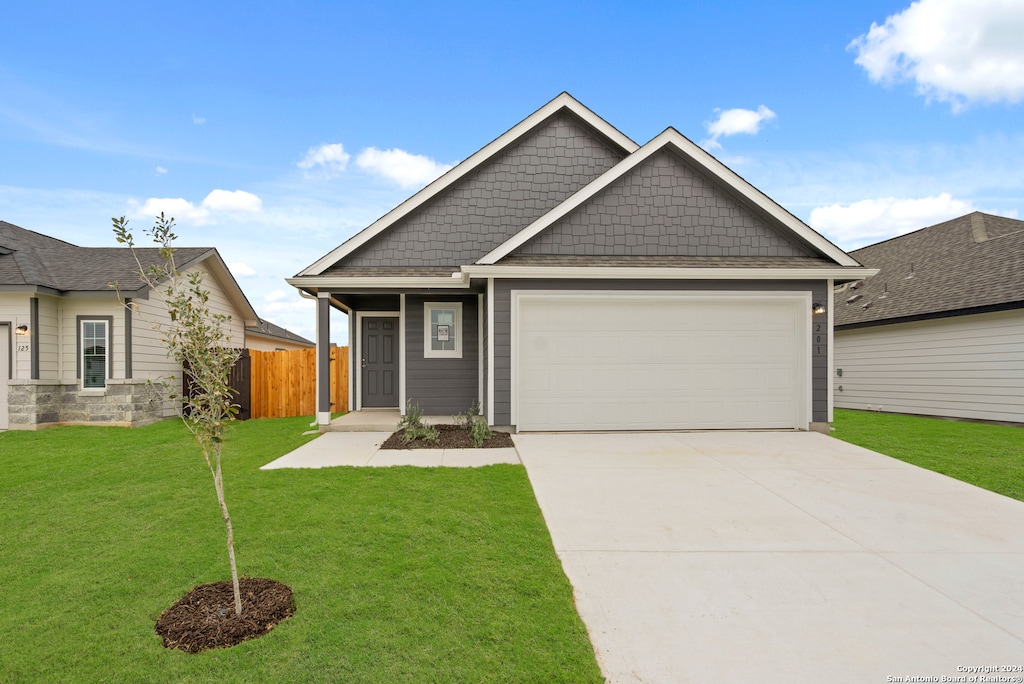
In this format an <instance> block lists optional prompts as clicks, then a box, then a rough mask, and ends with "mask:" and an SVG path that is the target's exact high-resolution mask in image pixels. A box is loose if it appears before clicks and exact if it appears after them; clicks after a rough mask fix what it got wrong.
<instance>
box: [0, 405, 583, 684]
mask: <svg viewBox="0 0 1024 684" xmlns="http://www.w3.org/2000/svg"><path fill="white" fill-rule="evenodd" d="M308 422H309V421H308V418H295V419H282V420H254V421H247V422H246V423H242V424H237V425H234V426H232V428H231V432H230V434H229V436H228V440H227V442H226V446H225V483H226V489H227V498H228V505H229V507H230V508H231V513H232V518H233V522H234V525H235V538H236V547H237V552H238V559H239V569H240V572H241V573H243V574H245V575H249V576H254V577H270V578H273V579H276V580H280V581H282V582H284V583H286V584H288V585H289V586H291V587H292V589H293V590H294V591H295V597H296V603H297V611H296V614H295V615H294V616H293V617H292V618H291V619H289V620H286V621H285V622H283V623H281V624H280V625H279V626H278V627H277V628H276V629H275V630H274V631H273V632H271V633H270V634H268V635H266V636H264V637H262V638H260V639H256V640H253V641H249V642H245V643H243V644H241V645H239V646H236V647H234V648H230V649H218V650H214V651H208V652H206V653H202V654H199V655H189V654H186V653H182V652H180V651H176V650H169V649H165V648H163V646H162V645H161V641H160V638H159V637H158V636H157V635H156V634H155V633H154V631H153V626H154V623H155V621H156V619H157V617H158V616H159V615H160V613H161V611H163V610H164V609H165V608H167V607H168V606H170V605H171V603H173V602H174V601H176V600H177V599H178V598H180V597H181V596H182V595H184V594H185V593H186V592H187V591H188V590H189V589H191V588H192V587H193V586H195V585H196V584H201V583H205V582H213V581H218V580H223V579H228V576H229V573H228V567H227V553H226V548H225V544H224V526H223V521H222V520H221V519H220V513H219V510H218V508H217V502H216V496H215V494H214V491H213V485H212V482H211V480H210V476H209V472H208V471H207V470H206V467H205V464H204V463H203V461H202V457H201V455H200V454H199V453H198V451H197V449H196V447H195V446H194V444H193V442H192V440H191V437H190V436H189V435H188V433H187V432H186V431H185V430H184V428H183V426H182V425H181V424H180V421H176V420H171V421H165V422H162V423H158V424H156V425H152V426H149V427H145V428H138V429H135V430H126V429H119V428H102V427H68V428H54V429H50V430H44V431H41V432H36V433H25V432H7V433H0V473H2V478H0V530H2V532H0V597H2V598H0V681H2V682H22V681H25V682H35V681H39V682H262V681H265V682H598V681H602V680H601V676H600V672H599V670H598V667H597V664H596V661H595V658H594V652H593V648H592V647H591V645H590V642H589V640H588V638H587V634H586V630H585V628H584V626H583V624H582V622H581V621H580V619H579V617H578V616H577V614H576V612H575V609H574V606H573V599H572V589H571V587H570V585H569V582H568V580H567V579H566V578H565V575H564V573H563V572H562V569H561V565H560V564H559V562H558V560H557V558H556V556H555V554H554V551H553V549H552V545H551V539H550V536H549V535H548V532H547V529H546V528H545V526H544V522H543V519H542V517H541V514H540V511H539V509H538V507H537V503H536V500H535V499H534V496H533V492H532V490H531V488H530V485H529V481H528V480H527V477H526V472H525V470H524V469H523V468H522V466H511V465H500V466H490V467H486V468H477V469H440V468H438V469H425V468H387V469H372V468H326V469H322V470H274V471H266V472H264V471H259V470H258V468H259V466H261V465H263V464H265V463H267V462H269V461H271V460H272V459H273V458H275V457H277V456H280V455H282V454H284V453H286V452H288V451H290V450H291V449H293V448H295V447H297V446H299V445H300V444H301V443H303V442H304V441H307V440H308V439H309V437H302V436H301V432H302V431H303V430H306V429H307V427H308Z"/></svg>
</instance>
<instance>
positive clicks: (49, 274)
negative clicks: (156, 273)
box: [0, 222, 258, 430]
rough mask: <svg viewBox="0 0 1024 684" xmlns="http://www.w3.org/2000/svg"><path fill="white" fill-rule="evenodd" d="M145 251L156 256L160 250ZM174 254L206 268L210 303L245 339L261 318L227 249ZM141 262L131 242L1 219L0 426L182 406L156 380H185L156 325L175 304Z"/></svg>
mask: <svg viewBox="0 0 1024 684" xmlns="http://www.w3.org/2000/svg"><path fill="white" fill-rule="evenodd" d="M139 253H140V256H141V258H142V259H144V260H145V259H153V260H156V259H157V256H156V250H155V249H143V250H139ZM176 256H177V258H178V263H179V268H180V269H181V270H182V271H183V272H185V273H189V272H192V271H196V270H201V271H203V272H204V274H205V276H204V281H203V282H204V286H205V287H206V288H207V289H208V290H209V291H210V295H211V296H210V306H211V309H212V311H213V312H214V313H221V314H225V315H228V316H231V322H230V324H229V334H230V343H231V344H232V346H237V347H239V348H241V347H244V346H245V327H246V326H247V325H255V324H256V322H257V321H258V317H257V316H256V313H255V311H253V309H252V306H251V305H250V304H249V302H248V300H247V299H246V298H245V295H244V294H243V293H242V291H241V289H240V288H239V287H238V284H237V283H236V282H235V280H234V278H233V277H232V276H231V273H230V272H229V271H228V269H227V267H226V266H225V264H224V262H223V260H222V259H221V257H220V255H219V254H218V253H217V251H216V250H215V249H211V248H180V249H178V250H176ZM135 268H136V266H135V261H134V259H133V258H132V257H131V254H130V252H129V250H128V249H127V248H86V247H78V246H76V245H71V244H69V243H66V242H63V241H61V240H55V239H53V238H50V237H47V236H45V235H41V234H39V233H35V232H33V231H30V230H26V229H24V228H20V227H18V226H14V225H11V224H9V223H5V222H0V338H2V340H3V342H2V344H0V376H2V377H3V382H2V383H0V394H2V395H3V396H2V399H0V429H26V430H33V429H38V428H40V427H46V426H49V425H56V424H77V423H83V424H106V425H140V424H143V423H147V422H152V421H154V420H158V419H160V418H163V417H167V416H171V415H174V414H175V406H174V404H173V403H172V402H171V401H169V400H168V398H167V396H166V392H165V391H163V390H162V388H161V386H160V384H159V383H157V384H152V383H151V382H150V381H158V380H163V379H168V378H170V377H172V376H173V377H176V378H177V382H180V378H181V369H180V367H179V366H178V365H177V364H175V363H174V362H173V360H172V359H170V358H168V356H167V351H166V348H165V347H164V345H163V343H162V342H161V341H160V333H159V332H158V330H156V329H155V327H156V326H159V325H161V324H166V323H167V322H168V316H167V312H166V310H165V309H164V307H163V305H162V303H161V296H162V295H161V293H160V292H159V291H156V292H154V291H152V290H150V289H149V288H148V287H145V286H143V285H142V284H141V282H140V281H139V280H138V277H137V276H136V275H135ZM114 281H116V282H118V283H119V286H120V294H121V296H123V297H125V298H126V299H128V300H131V302H132V303H133V304H134V305H135V309H134V310H133V311H129V309H127V308H126V307H125V306H124V304H122V302H121V301H120V300H119V299H118V294H117V292H116V291H115V290H114V289H112V288H111V287H110V286H109V283H110V282H114Z"/></svg>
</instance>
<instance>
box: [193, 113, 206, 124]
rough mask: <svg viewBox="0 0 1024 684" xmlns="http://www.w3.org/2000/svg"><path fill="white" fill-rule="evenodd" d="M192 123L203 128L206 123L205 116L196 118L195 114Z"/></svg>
mask: <svg viewBox="0 0 1024 684" xmlns="http://www.w3.org/2000/svg"><path fill="white" fill-rule="evenodd" d="M192 123H194V124H195V125H196V126H202V125H203V124H204V123H206V117H205V116H196V115H195V114H193V115H192Z"/></svg>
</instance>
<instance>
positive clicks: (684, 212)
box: [288, 93, 871, 431]
mask: <svg viewBox="0 0 1024 684" xmlns="http://www.w3.org/2000/svg"><path fill="white" fill-rule="evenodd" d="M870 274H871V271H870V270H869V269H865V268H863V267H861V266H860V264H858V263H857V261H856V260H854V259H853V258H851V257H850V256H849V255H847V254H846V253H844V252H843V251H842V250H840V249H839V248H838V247H836V246H835V245H833V244H832V243H830V242H828V241H827V240H826V239H825V238H823V237H822V236H821V235H819V234H817V233H816V232H814V231H813V230H812V229H811V228H809V227H808V226H807V225H806V224H804V223H802V222H801V221H800V220H798V219H797V218H795V217H794V216H793V215H792V214H790V213H789V212H787V211H786V210H785V209H783V208H782V207H780V206H779V205H778V204H776V203H775V202H774V201H772V200H771V199H769V198H768V197H766V196H765V195H764V194H762V193H761V192H759V191H758V190H757V189H756V188H754V187H753V186H751V185H750V184H749V183H747V182H746V181H744V180H743V179H742V178H740V177H739V176H738V175H736V174H735V173H733V172H732V171H730V170H729V169H728V168H726V167H725V166H724V165H722V164H721V163H720V162H719V161H718V160H716V159H715V158H714V157H712V156H711V155H710V154H708V153H707V152H705V151H704V150H703V149H701V148H700V147H698V146H697V145H695V144H694V143H692V142H691V141H690V140H688V139H687V138H685V137H683V136H682V135H680V134H679V133H678V132H676V131H675V130H674V129H672V128H669V129H667V130H666V131H665V132H663V133H662V134H660V135H658V136H657V137H656V138H654V139H653V140H651V141H650V142H648V143H647V144H646V145H643V146H640V145H637V144H636V143H634V142H633V141H632V140H630V139H629V138H627V137H626V136H625V135H623V134H622V133H621V132H619V131H618V130H616V129H615V128H614V127H613V126H611V125H610V124H609V123H608V122H606V121H604V120H603V119H601V118H600V117H599V116H597V115H596V114H594V113H593V112H592V111H590V110H589V109H587V108H586V107H584V106H583V105H582V104H580V103H579V102H577V101H576V100H575V99H573V98H572V97H571V96H569V95H568V94H565V93H563V94H562V95H560V96H558V97H557V98H555V99H554V100H552V101H551V102H549V103H548V104H547V105H545V106H544V107H542V108H541V109H540V110H538V111H537V112H535V113H533V114H532V115H530V116H529V117H527V118H526V119H525V120H523V121H522V122H520V123H519V124H517V125H516V126H514V127H513V128H512V129H510V130H509V131H508V132H506V133H505V134H503V135H501V136H500V137H499V138H497V139H496V140H494V141H493V142H491V143H490V144H488V145H487V146H486V147H484V148H483V149H481V150H480V151H479V152H477V153H475V154H473V155H472V156H471V157H469V158H468V159H467V160H465V161H464V162H462V163H461V164H459V165H458V166H456V167H455V168H454V169H452V170H451V171H449V172H448V173H446V174H445V175H443V176H441V177H440V178H438V179H437V180H436V181H434V182H433V183H431V184H430V185H428V186H427V187H426V188H424V189H423V190H421V191H420V192H418V193H417V194H415V195H414V196H412V197H411V198H409V199H408V200H407V201H405V202H404V203H402V204H401V205H399V206H398V207H396V208H395V209H394V210H392V211H391V212H390V213H388V214H386V215H385V216H383V217H382V218H381V219H379V220H378V221H376V222H375V223H373V224H372V225H370V226H369V227H367V228H366V229H364V230H363V231H362V232H360V233H358V234H356V235H355V236H354V237H352V238H351V239H350V240H348V241H347V242H345V243H344V244H342V245H341V246H339V247H338V248H336V249H334V250H333V251H331V252H329V253H328V254H326V255H325V256H324V257H323V258H321V259H320V260H319V261H317V262H316V263H314V264H313V265H311V266H310V267H308V268H307V269H305V270H304V271H302V272H301V273H299V274H298V275H297V276H295V277H294V278H291V279H289V280H288V282H289V283H290V284H292V285H293V286H295V287H297V288H300V289H301V290H304V291H305V292H307V293H310V294H312V295H314V296H316V297H317V298H318V307H317V323H318V325H317V351H318V376H317V377H318V390H317V391H318V405H317V420H318V422H319V423H320V425H321V426H325V425H327V424H328V423H329V421H330V404H329V399H328V398H327V394H326V393H327V387H328V376H327V369H328V362H327V360H326V359H327V350H328V347H329V344H330V343H329V339H330V337H329V316H328V314H329V307H335V308H337V309H340V310H342V311H344V312H346V313H347V314H348V322H349V340H350V345H349V349H350V354H351V357H350V362H351V365H350V367H351V368H353V369H359V370H358V371H356V372H353V373H352V374H351V377H352V380H351V383H350V405H351V406H353V407H354V408H355V409H357V410H358V409H367V408H372V407H398V408H402V407H404V405H405V402H406V400H407V399H408V400H411V401H413V402H415V403H417V404H419V406H420V407H421V408H422V410H423V411H424V413H426V414H437V415H445V414H452V413H454V412H457V411H465V410H466V409H467V408H468V407H469V406H470V404H471V403H472V402H473V401H478V402H479V403H480V405H481V406H482V407H483V410H484V413H485V415H486V417H487V420H488V421H489V422H490V423H491V424H492V425H503V426H505V425H507V426H513V427H514V428H516V429H518V430H520V431H526V430H602V429H604V430H611V429H617V430H620V429H624V430H629V429H637V430H650V429H684V428H797V429H804V430H805V429H808V427H814V428H816V429H822V428H823V427H824V428H826V429H827V422H826V421H828V420H829V403H830V394H831V393H830V387H829V382H830V372H829V353H830V349H831V346H830V344H831V343H830V335H829V329H830V325H829V315H828V313H827V312H826V309H828V308H829V307H827V306H825V305H826V304H827V303H828V302H829V301H830V299H831V292H832V287H833V284H834V283H837V282H839V283H841V282H846V281H849V280H856V279H860V278H864V277H866V276H868V275H870ZM814 308H818V309H819V311H821V312H822V313H819V314H817V315H814V314H812V309H814Z"/></svg>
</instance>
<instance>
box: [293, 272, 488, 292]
mask: <svg viewBox="0 0 1024 684" xmlns="http://www.w3.org/2000/svg"><path fill="white" fill-rule="evenodd" d="M453 275H454V276H457V277H446V276H424V277H420V278H417V277H409V276H382V277H371V276H366V277H356V278H346V277H344V276H297V277H295V278H285V282H286V283H288V284H289V285H291V286H292V287H297V288H300V289H305V288H316V289H318V290H323V289H329V290H344V289H346V288H390V289H394V288H410V289H415V288H437V289H452V290H457V289H467V288H468V287H469V278H467V277H459V276H461V275H462V274H458V273H456V274H453Z"/></svg>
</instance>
